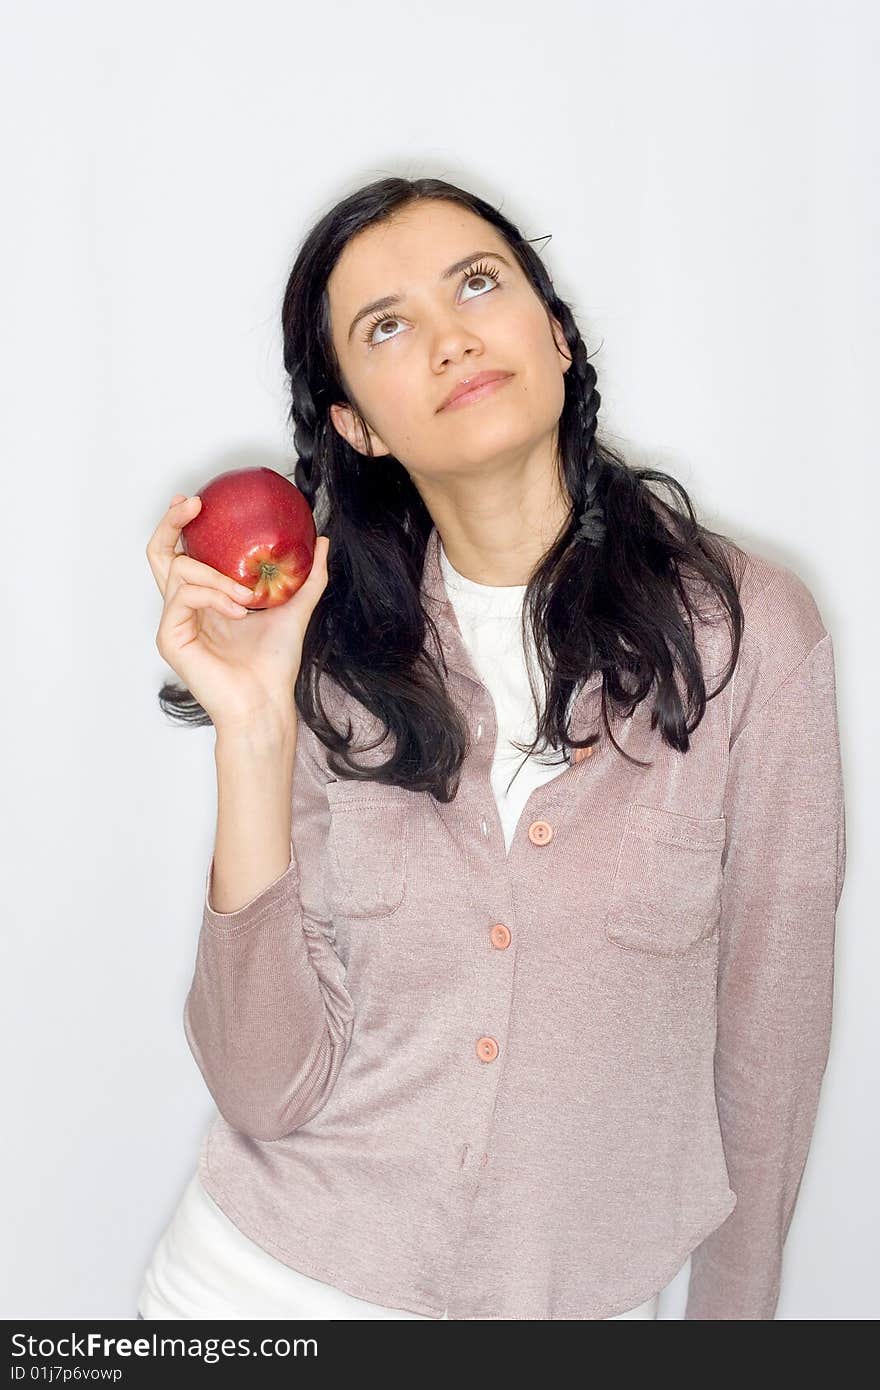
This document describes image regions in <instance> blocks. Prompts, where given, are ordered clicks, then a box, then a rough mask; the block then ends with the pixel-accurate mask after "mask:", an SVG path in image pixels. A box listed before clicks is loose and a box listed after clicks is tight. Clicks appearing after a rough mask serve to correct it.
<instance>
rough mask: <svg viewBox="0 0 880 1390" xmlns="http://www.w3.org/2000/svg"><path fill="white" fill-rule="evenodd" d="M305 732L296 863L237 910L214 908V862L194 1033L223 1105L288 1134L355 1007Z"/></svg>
mask: <svg viewBox="0 0 880 1390" xmlns="http://www.w3.org/2000/svg"><path fill="white" fill-rule="evenodd" d="M313 737H314V736H313V735H312V733H311V730H309V729H308V728H307V726H305V725H304V724H303V723H302V721H301V722H300V727H299V729H298V732H297V749H296V762H295V767H294V774H293V787H292V817H291V824H292V831H291V857H290V864H289V865H288V867H287V869H286V870H285V871H284V873H283V874H281V875H280V877H278V878H277V879H275V881H274V882H273V883H270V884H268V885H267V886H266V888H265V889H263V891H262V892H261V893H259V894H258V895H257V896H256V897H255V898H252V899H251V901H250V902H249V903H245V904H244V906H243V907H240V908H238V909H237V910H236V911H235V912H216V911H215V910H214V909H213V908H212V907H211V896H210V890H211V882H212V878H213V870H214V860H213V856H212V858H211V863H210V865H209V868H208V873H207V877H206V887H205V898H204V906H203V918H202V924H201V930H200V933H199V940H198V946H197V951H196V963H195V973H194V976H193V980H192V984H191V986H190V989H189V993H188V995H187V998H186V1003H185V1005H184V1013H183V1022H184V1032H185V1034H186V1038H187V1042H188V1043H189V1047H190V1050H191V1052H192V1054H193V1057H194V1058H195V1061H196V1064H197V1065H198V1068H199V1070H200V1072H201V1073H202V1076H203V1077H204V1079H205V1083H206V1085H207V1087H208V1090H209V1091H210V1092H211V1095H212V1096H213V1098H214V1100H215V1102H216V1104H217V1108H218V1109H219V1111H220V1113H221V1115H222V1116H223V1118H224V1119H225V1120H227V1121H228V1123H229V1124H230V1125H232V1126H233V1127H234V1128H235V1129H237V1130H240V1131H241V1132H242V1133H244V1134H247V1135H249V1136H250V1137H251V1138H254V1139H268V1140H272V1139H279V1138H281V1137H283V1136H284V1135H285V1134H289V1133H291V1132H292V1131H293V1130H294V1129H296V1128H298V1127H299V1126H300V1125H302V1124H304V1123H305V1121H306V1120H308V1119H310V1118H311V1117H312V1116H313V1115H314V1114H316V1112H317V1111H318V1110H319V1109H320V1108H321V1106H322V1105H323V1104H324V1102H325V1100H326V1099H327V1097H328V1096H329V1094H330V1091H331V1089H332V1087H333V1085H334V1083H335V1080H336V1077H337V1075H338V1072H339V1068H340V1066H341V1065H342V1060H343V1057H344V1055H345V1052H346V1050H347V1047H348V1044H349V1041H350V1037H351V1029H352V1020H353V1017H354V1006H353V1004H352V1000H351V997H350V995H349V993H348V991H347V989H346V987H345V968H344V966H343V964H342V961H341V960H340V959H339V956H338V955H337V953H336V951H335V948H334V943H333V928H332V922H331V920H330V918H329V916H328V912H327V903H326V896H325V867H326V865H325V857H326V841H327V833H328V826H329V815H330V813H329V806H328V803H327V797H326V794H325V792H324V790H323V785H322V783H321V779H320V777H319V775H318V769H317V767H316V764H315V762H314V760H313V759H312V757H311V756H310V754H309V752H308V744H309V742H310V740H311V739H312V738H313Z"/></svg>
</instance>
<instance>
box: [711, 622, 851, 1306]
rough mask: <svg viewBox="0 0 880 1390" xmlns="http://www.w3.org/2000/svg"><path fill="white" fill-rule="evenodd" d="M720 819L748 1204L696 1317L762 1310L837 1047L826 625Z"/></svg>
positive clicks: (722, 972)
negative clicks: (831, 1054)
mask: <svg viewBox="0 0 880 1390" xmlns="http://www.w3.org/2000/svg"><path fill="white" fill-rule="evenodd" d="M724 814H725V817H726V820H727V826H728V840H727V845H726V848H725V857H724V865H723V890H722V917H721V927H720V933H721V935H720V940H719V970H718V998H717V1022H718V1030H717V1040H716V1049H715V1093H716V1099H717V1106H718V1115H719V1121H720V1128H721V1135H722V1140H723V1145H724V1153H725V1158H726V1161H727V1166H728V1170H729V1175H730V1186H731V1188H732V1189H733V1191H734V1192H735V1193H736V1197H737V1203H736V1206H735V1208H734V1210H733V1211H732V1212H731V1214H730V1216H729V1217H728V1218H727V1220H726V1221H725V1222H724V1223H723V1224H722V1225H721V1226H720V1227H718V1229H717V1230H715V1231H714V1232H712V1234H711V1235H710V1236H709V1237H708V1239H706V1240H705V1241H703V1243H702V1244H701V1245H700V1246H699V1247H698V1248H697V1249H696V1250H695V1251H693V1253H692V1257H691V1275H690V1284H689V1289H688V1301H687V1308H686V1311H685V1318H687V1319H709V1318H712V1319H750V1320H765V1319H772V1318H773V1317H774V1316H775V1311H776V1305H777V1301H778V1297H779V1288H780V1277H781V1270H782V1249H783V1243H784V1241H785V1238H786V1236H787V1234H788V1229H789V1225H790V1223H791V1219H792V1215H793V1212H794V1207H795V1202H796V1200H797V1196H798V1192H799V1189H800V1184H801V1178H802V1175H803V1171H804V1167H805V1164H806V1160H807V1154H808V1151H809V1147H810V1142H811V1139H812V1134H813V1127H814V1123H815V1117H816V1112H817V1107H818V1102H819V1093H820V1087H821V1084H822V1078H823V1074H824V1071H825V1066H826V1062H827V1059H828V1053H829V1048H830V1036H831V1017H832V995H833V986H834V941H835V917H836V911H837V906H838V903H839V901H840V895H841V890H842V888H843V879H844V872H845V866H846V830H845V811H844V793H843V781H842V772H841V758H840V746H839V735H838V719H837V704H836V692H835V673H834V656H833V648H832V640H831V637H830V635H829V634H828V633H825V635H824V636H823V637H821V638H820V639H819V640H818V641H817V642H816V643H815V645H813V646H812V648H811V650H810V651H809V652H808V653H807V654H806V655H805V656H804V657H803V659H802V660H800V661H799V663H798V664H797V666H796V667H795V669H794V670H793V671H792V672H791V673H790V674H789V675H788V676H787V677H786V679H785V680H784V681H782V683H781V684H780V685H779V686H778V687H777V688H776V689H775V690H774V692H773V693H772V695H771V696H770V697H769V698H768V699H767V700H766V702H765V703H763V704H762V705H761V707H760V708H759V709H758V710H757V712H755V713H754V714H753V715H751V716H750V717H749V718H748V719H747V721H746V722H745V724H744V726H743V727H742V728H741V729H739V730H738V731H737V732H736V734H735V737H734V741H733V744H732V747H731V750H730V762H729V767H728V777H727V784H726V794H725V809H724Z"/></svg>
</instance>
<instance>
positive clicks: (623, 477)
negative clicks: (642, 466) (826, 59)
mask: <svg viewBox="0 0 880 1390" xmlns="http://www.w3.org/2000/svg"><path fill="white" fill-rule="evenodd" d="M282 321H283V330H284V361H285V366H286V369H287V372H288V374H289V377H290V389H291V418H292V421H293V423H294V427H295V433H294V443H295V448H296V452H297V455H298V462H297V465H296V471H295V481H296V484H297V486H298V487H299V488H300V489H301V490H302V491H303V493H304V494H305V495H306V497H307V498H308V499H309V501H310V502H311V504H312V506H313V508H314V510H315V514H316V520H317V522H318V529H319V531H320V532H321V534H320V535H319V538H318V541H317V545H316V552H315V562H314V566H313V569H312V572H311V574H310V576H309V579H308V581H307V582H306V584H305V585H304V586H303V588H302V589H301V590H300V591H299V592H298V593H297V594H296V595H295V596H294V598H293V599H292V600H291V601H290V602H289V603H287V604H285V605H284V606H283V607H281V608H279V609H275V610H267V611H265V612H260V613H253V614H251V621H250V622H248V623H245V624H242V623H239V622H238V617H240V616H243V615H244V613H245V612H246V611H247V610H246V608H244V607H241V608H240V607H239V606H238V605H237V604H236V603H235V598H236V593H235V589H236V586H235V584H234V582H233V581H231V580H229V579H228V578H227V577H225V576H223V575H220V574H218V573H217V572H216V571H213V570H211V569H209V568H208V567H206V566H204V565H201V564H199V563H197V562H195V561H193V560H191V559H190V558H188V557H186V556H184V555H182V554H181V553H179V551H178V549H177V544H178V539H179V535H180V530H181V528H182V527H183V526H184V525H185V524H186V522H187V521H188V520H189V519H190V518H191V517H192V516H194V515H195V512H196V510H197V508H198V506H199V505H200V504H199V499H198V498H196V499H192V498H183V497H178V498H177V499H176V500H175V503H174V505H173V506H172V508H171V509H170V510H169V512H168V514H167V515H166V517H165V518H163V520H162V521H161V522H160V524H159V526H158V527H157V529H156V532H155V533H154V536H153V537H152V539H151V542H150V544H149V546H148V548H147V553H148V555H149V558H150V563H151V567H152V569H153V573H154V575H155V577H156V580H157V583H158V585H159V588H160V591H161V592H162V593H163V596H164V600H165V603H164V610H163V617H162V621H161V623H160V628H159V634H158V637H157V645H158V646H159V650H160V651H161V653H162V655H163V656H164V657H165V659H166V660H167V661H168V662H169V664H170V665H171V666H172V667H173V669H174V670H175V671H176V672H177V674H178V675H179V676H180V677H181V679H182V680H183V681H185V682H186V683H187V687H188V688H185V689H182V690H181V689H180V688H179V687H176V686H165V687H163V690H162V692H161V699H162V703H163V708H164V709H166V710H167V711H168V712H170V713H171V714H173V715H174V716H175V717H177V718H179V719H181V720H186V721H188V722H192V723H202V724H204V723H207V722H212V723H213V724H214V727H215V733H216V762H217V769H218V823H217V836H216V842H215V846H214V855H213V857H212V861H211V865H210V867H209V869H208V874H207V878H206V887H205V901H204V915H203V922H202V927H201V932H200V935H199V942H198V950H197V956H196V966H195V973H194V977H193V982H192V985H191V988H190V991H189V994H188V996H187V1000H186V1006H185V1011H184V1025H185V1030H186V1036H187V1040H188V1042H189V1045H190V1048H191V1050H192V1052H193V1056H194V1058H195V1060H196V1062H197V1064H198V1066H199V1068H200V1070H201V1072H202V1074H203V1076H204V1079H205V1081H206V1084H207V1086H208V1088H209V1090H210V1092H211V1094H212V1096H213V1098H214V1100H215V1101H216V1104H217V1110H218V1113H217V1115H216V1117H215V1119H214V1121H213V1123H212V1125H211V1127H210V1130H209V1132H208V1133H207V1135H206V1136H205V1139H204V1142H203V1144H202V1147H201V1152H200V1156H199V1165H198V1172H197V1173H196V1174H194V1175H193V1177H192V1179H191V1181H190V1183H189V1184H188V1186H187V1189H186V1192H185V1193H184V1196H183V1199H182V1201H181V1203H180V1204H179V1206H178V1209H177V1211H176V1212H175V1215H174V1217H173V1219H172V1221H171V1223H170V1225H169V1227H168V1229H167V1230H166V1232H165V1234H164V1235H163V1237H162V1240H161V1241H160V1242H159V1246H158V1248H157V1250H156V1253H155V1254H154V1257H153V1260H152V1262H151V1265H150V1267H149V1269H148V1270H147V1272H146V1275H145V1279H144V1284H143V1287H142V1290H141V1295H140V1300H139V1303H140V1309H141V1313H142V1314H143V1315H144V1316H145V1317H148V1318H150V1317H159V1318H161V1317H169V1318H181V1317H183V1318H187V1317H199V1316H204V1317H323V1318H368V1317H376V1318H379V1317H389V1318H406V1317H434V1318H458V1319H489V1320H492V1319H511V1318H516V1319H518V1318H529V1319H544V1318H565V1319H569V1318H571V1319H573V1318H578V1319H611V1318H636V1317H655V1316H656V1313H657V1299H658V1296H659V1293H660V1291H661V1290H662V1288H663V1287H664V1286H665V1285H666V1284H667V1283H668V1282H669V1281H670V1280H671V1279H672V1278H673V1277H674V1276H675V1274H676V1273H677V1272H678V1270H679V1269H680V1268H681V1267H682V1266H683V1264H684V1263H685V1262H686V1260H687V1258H688V1256H691V1257H692V1262H691V1276H690V1287H689V1293H688V1304H687V1311H686V1317H688V1318H693V1319H704V1318H753V1319H771V1318H773V1316H774V1312H775V1308H776V1302H777V1298H778V1293H779V1280H780V1274H781V1256H782V1245H783V1242H784V1239H785V1236H786V1234H787V1231H788V1227H789V1223H790V1221H791V1218H792V1214H793V1210H794V1205H795V1200H796V1197H797V1192H798V1189H799V1185H800V1180H801V1175H802V1172H803V1168H804V1165H805V1162H806V1157H807V1152H808V1149H809V1144H810V1139H811V1135H812V1129H813V1122H814V1118H815V1112H816V1106H817V1102H818V1095H819V1089H820V1084H821V1079H822V1075H823V1072H824V1067H825V1062H826V1057H827V1052H828V1047H829V1038H830V1025H831V986H832V969H833V964H832V963H833V943H834V927H835V913H836V908H837V904H838V901H839V898H840V892H841V888H842V884H843V875H844V868H845V824H844V805H843V788H842V778H841V769H840V753H839V742H838V733H837V713H836V702H835V688H834V662H833V651H832V642H831V637H830V634H828V633H827V632H826V630H825V628H824V625H823V623H822V619H821V617H820V615H819V612H818V609H817V607H816V604H815V602H814V600H813V597H812V595H811V593H810V592H809V590H808V589H807V588H806V586H805V585H804V583H803V582H802V581H801V580H800V578H799V577H798V576H797V575H795V574H794V573H793V572H792V571H791V570H789V569H787V568H785V567H784V566H781V565H779V564H775V563H773V562H771V561H770V560H767V559H764V558H762V557H760V556H758V555H756V554H754V553H752V552H748V551H744V550H743V549H741V548H740V547H738V546H736V545H734V544H733V542H732V541H730V540H728V539H727V538H725V537H722V536H720V535H718V534H717V533H714V532H710V531H708V530H707V529H706V528H704V527H703V526H701V525H700V524H699V523H698V522H697V521H696V518H695V516H694V512H693V509H692V507H691V504H690V501H689V499H688V497H687V494H686V493H685V492H684V490H683V489H682V488H681V487H680V485H679V484H678V483H677V482H675V480H674V479H671V478H669V477H668V475H666V474H662V473H658V472H654V471H652V470H634V469H632V468H630V467H628V466H627V465H626V464H625V462H624V461H623V460H622V459H621V458H620V457H619V456H618V455H617V454H616V453H614V452H613V451H612V450H610V449H608V448H607V447H605V446H604V445H601V444H600V442H599V440H598V437H597V428H596V425H597V413H598V408H599V401H600V397H599V393H598V391H597V390H596V373H595V371H594V369H593V367H592V366H591V365H590V363H589V361H588V358H587V353H586V349H585V346H584V343H583V341H582V339H581V336H580V333H579V331H578V329H577V326H576V324H575V322H574V318H573V316H572V313H571V311H570V310H569V308H568V306H567V305H566V304H565V303H564V302H563V301H562V300H561V299H560V298H559V297H558V295H557V294H556V292H555V289H554V287H553V285H552V282H551V280H550V277H549V275H548V274H547V271H546V269H545V268H544V266H543V264H542V262H541V260H540V259H539V257H538V256H537V254H536V253H535V251H534V250H533V249H532V247H531V246H530V244H529V243H528V242H527V241H526V240H524V239H523V237H522V236H521V235H520V233H519V231H518V229H517V228H516V227H515V226H514V225H513V224H512V223H511V222H510V221H509V220H508V219H507V218H506V217H504V216H503V215H502V214H501V213H500V212H498V211H497V210H496V209H494V208H493V207H491V206H490V205H489V204H487V203H486V202H484V201H483V200H482V199H480V198H479V197H477V196H475V195H473V194H471V193H469V192H466V191H464V190H462V189H460V188H457V187H455V186H453V185H450V184H447V183H444V182H441V181H438V180H432V179H420V180H415V181H409V180H405V179H396V178H389V179H384V180H381V181H379V182H377V183H374V184H371V185H369V186H367V187H365V188H363V189H360V190H358V191H357V192H355V193H353V194H352V195H351V196H350V197H348V198H346V199H345V200H343V201H342V202H341V203H340V204H339V205H338V206H336V207H334V208H333V209H332V210H331V211H330V212H328V213H327V215H326V216H325V217H324V218H323V219H321V220H320V221H319V222H318V224H317V225H316V226H315V227H314V229H313V230H312V231H311V232H310V234H309V235H308V237H307V238H306V239H305V241H304V243H303V244H302V246H301V248H300V250H299V253H298V256H297V258H296V262H295V264H294V267H293V270H292V272H291V275H290V279H289V282H288V286H287V290H286V293H285V297H284V306H283V314H282ZM469 388H470V389H469ZM650 481H654V482H660V483H663V484H665V485H666V486H667V487H669V488H670V489H671V491H672V492H673V494H675V495H677V496H678V497H679V498H680V499H681V500H682V502H683V503H684V509H678V508H676V507H674V506H672V505H669V504H668V503H666V502H664V501H662V500H661V499H660V497H659V495H658V494H657V493H655V492H654V491H653V489H651V488H649V487H648V486H647V484H648V482H650ZM240 597H241V598H242V599H245V598H246V595H241V596H240ZM709 677H711V678H713V679H714V680H717V684H715V685H714V687H713V688H712V689H711V690H708V689H707V686H708V685H709V684H710V683H711V682H710V681H709V680H708V678H709ZM542 687H543V688H542ZM612 725H613V726H614V727H612ZM521 754H522V755H524V757H523V758H522V760H521V761H520V762H519V766H518V767H517V768H516V770H514V767H513V764H514V761H515V760H516V759H517V758H518V756H519V755H521ZM511 774H513V775H511Z"/></svg>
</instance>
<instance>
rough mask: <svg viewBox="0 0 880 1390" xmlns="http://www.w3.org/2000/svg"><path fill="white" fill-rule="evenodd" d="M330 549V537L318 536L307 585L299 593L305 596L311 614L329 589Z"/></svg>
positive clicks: (302, 586) (302, 585)
mask: <svg viewBox="0 0 880 1390" xmlns="http://www.w3.org/2000/svg"><path fill="white" fill-rule="evenodd" d="M329 549H330V539H329V537H328V536H317V537H316V539H315V550H314V554H313V556H312V568H311V569H310V570H309V576H308V578H307V579H306V581H305V583H304V584H301V585H300V588H299V590H298V592H299V593H303V594H305V596H306V600H307V602H308V605H309V611H310V612H311V610H312V609H313V608H314V607H315V604H316V603H317V602H318V599H319V598H320V597H321V595H322V594H323V592H324V590H325V589H326V587H327V552H328V551H329Z"/></svg>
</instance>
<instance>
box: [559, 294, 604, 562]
mask: <svg viewBox="0 0 880 1390" xmlns="http://www.w3.org/2000/svg"><path fill="white" fill-rule="evenodd" d="M551 308H552V312H553V314H554V315H555V317H556V318H557V319H558V321H559V323H560V325H561V327H562V330H563V333H564V334H565V341H566V344H567V346H568V350H569V352H570V353H571V366H570V367H569V369H568V371H567V373H566V390H567V392H568V394H569V397H570V398H572V397H573V399H572V400H571V405H570V407H569V413H572V411H573V415H574V422H575V423H574V432H575V436H576V439H575V442H576V444H577V446H578V447H577V451H576V455H577V457H578V458H580V459H582V460H583V464H582V466H581V467H580V468H578V470H577V472H576V474H575V476H574V477H572V478H570V479H569V491H570V493H571V497H572V502H573V504H574V506H573V509H574V511H575V512H576V513H579V515H578V521H579V523H580V524H579V526H578V528H577V530H576V531H575V532H574V537H573V539H574V540H575V541H585V542H586V543H587V544H588V545H592V546H594V547H595V548H596V549H599V548H600V547H601V545H602V542H603V541H604V539H605V533H606V530H607V523H606V518H605V507H604V505H603V502H602V499H601V496H600V491H599V483H600V481H601V479H602V477H603V475H604V473H605V471H606V470H605V469H604V468H603V466H602V464H601V462H600V460H599V458H598V457H597V451H596V419H597V416H598V414H599V406H600V405H601V403H602V397H601V396H600V395H599V392H598V391H597V389H596V382H597V380H598V378H597V376H596V369H595V367H594V366H593V364H592V363H591V362H590V360H589V357H588V356H587V348H586V344H585V343H584V340H583V338H582V337H581V334H580V330H579V329H578V326H577V324H576V322H575V319H574V315H573V314H572V312H571V310H570V309H569V307H568V305H567V304H566V303H565V302H564V300H561V299H559V298H558V297H557V296H555V295H554V302H553V304H552V306H551Z"/></svg>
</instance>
